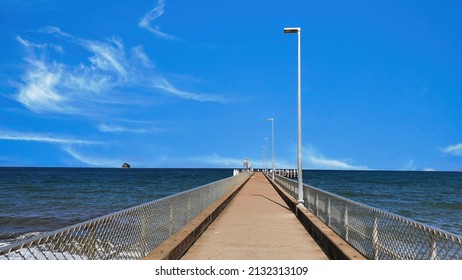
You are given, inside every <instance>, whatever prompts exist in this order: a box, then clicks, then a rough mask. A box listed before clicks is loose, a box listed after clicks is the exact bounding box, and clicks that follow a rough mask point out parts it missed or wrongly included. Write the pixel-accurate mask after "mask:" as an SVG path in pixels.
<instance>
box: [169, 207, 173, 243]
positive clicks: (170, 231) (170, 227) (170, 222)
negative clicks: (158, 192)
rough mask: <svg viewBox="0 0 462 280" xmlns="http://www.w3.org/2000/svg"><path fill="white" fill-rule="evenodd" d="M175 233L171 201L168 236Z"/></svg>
mask: <svg viewBox="0 0 462 280" xmlns="http://www.w3.org/2000/svg"><path fill="white" fill-rule="evenodd" d="M172 233H173V202H172V200H170V221H169V227H168V236H172Z"/></svg>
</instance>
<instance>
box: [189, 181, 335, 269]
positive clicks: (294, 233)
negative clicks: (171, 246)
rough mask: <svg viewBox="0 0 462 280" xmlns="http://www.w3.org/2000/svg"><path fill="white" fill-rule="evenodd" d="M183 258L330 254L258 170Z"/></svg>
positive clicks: (320, 257) (314, 257)
mask: <svg viewBox="0 0 462 280" xmlns="http://www.w3.org/2000/svg"><path fill="white" fill-rule="evenodd" d="M181 259H186V260H188V259H189V260H191V259H195V260H200V259H241V260H246V259H252V260H256V259H276V260H278V259H281V260H282V259H285V260H286V259H299V260H309V259H311V260H327V259H328V257H327V255H326V254H325V253H324V252H323V251H322V249H321V248H320V247H319V245H318V244H317V243H316V242H315V241H314V239H313V238H312V237H311V236H310V235H309V234H308V232H307V231H306V230H305V228H304V227H303V225H302V224H301V223H300V222H299V221H298V220H297V218H296V217H295V215H294V214H293V213H292V212H291V210H290V209H289V207H288V206H287V205H286V203H285V202H284V200H283V199H282V198H281V196H280V195H279V194H278V193H277V192H276V190H275V189H274V188H273V186H272V185H271V184H270V183H269V181H268V180H267V179H266V177H265V176H264V175H263V174H262V173H255V175H254V176H253V177H252V178H251V179H250V180H249V181H248V182H247V183H246V184H245V185H244V187H243V188H242V189H241V191H240V192H239V193H238V194H237V195H236V196H235V197H234V199H233V200H232V201H231V202H230V204H229V205H228V206H227V207H226V209H225V210H224V211H223V212H222V213H221V214H220V215H219V216H218V217H217V218H216V219H215V221H214V222H213V223H212V224H211V225H210V226H209V227H208V228H207V230H206V231H205V232H204V233H203V234H202V235H201V236H200V237H199V239H198V240H197V241H196V242H195V243H194V244H193V245H192V247H191V248H190V249H189V250H188V251H187V252H186V254H185V255H184V256H182V258H181Z"/></svg>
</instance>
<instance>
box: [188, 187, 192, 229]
mask: <svg viewBox="0 0 462 280" xmlns="http://www.w3.org/2000/svg"><path fill="white" fill-rule="evenodd" d="M190 221H191V193H189V195H188V223H189V222H190Z"/></svg>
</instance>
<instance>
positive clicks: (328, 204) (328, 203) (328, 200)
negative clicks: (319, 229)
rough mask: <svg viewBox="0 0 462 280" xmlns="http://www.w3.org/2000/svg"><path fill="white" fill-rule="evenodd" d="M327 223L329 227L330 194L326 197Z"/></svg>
mask: <svg viewBox="0 0 462 280" xmlns="http://www.w3.org/2000/svg"><path fill="white" fill-rule="evenodd" d="M327 225H328V226H329V227H330V196H328V197H327Z"/></svg>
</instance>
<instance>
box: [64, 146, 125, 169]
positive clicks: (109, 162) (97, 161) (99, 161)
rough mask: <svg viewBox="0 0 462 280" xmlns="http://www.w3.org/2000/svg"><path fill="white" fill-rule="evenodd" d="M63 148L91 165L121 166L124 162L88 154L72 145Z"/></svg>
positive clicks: (77, 158) (80, 160)
mask: <svg viewBox="0 0 462 280" xmlns="http://www.w3.org/2000/svg"><path fill="white" fill-rule="evenodd" d="M63 150H64V151H65V152H67V153H68V154H69V155H70V156H71V157H72V158H74V159H75V160H77V161H79V162H82V163H85V164H87V165H90V166H100V167H120V166H121V164H122V163H123V162H124V161H123V160H121V159H114V158H105V157H98V156H95V155H94V154H92V155H87V154H84V153H82V152H81V151H77V150H76V149H75V148H74V147H70V146H65V147H63Z"/></svg>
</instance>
